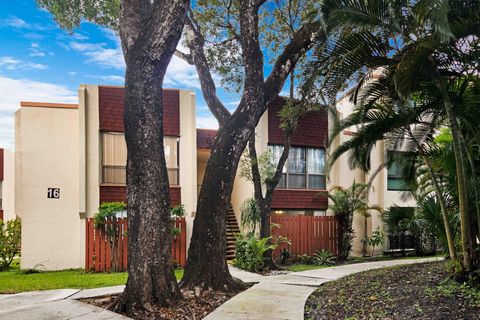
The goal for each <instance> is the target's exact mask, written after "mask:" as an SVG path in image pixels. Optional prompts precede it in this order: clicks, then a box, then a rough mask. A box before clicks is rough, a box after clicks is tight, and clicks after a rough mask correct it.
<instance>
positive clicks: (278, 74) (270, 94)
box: [265, 21, 326, 102]
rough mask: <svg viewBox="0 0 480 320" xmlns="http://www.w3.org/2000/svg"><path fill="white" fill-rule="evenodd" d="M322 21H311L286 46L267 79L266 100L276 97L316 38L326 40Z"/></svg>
mask: <svg viewBox="0 0 480 320" xmlns="http://www.w3.org/2000/svg"><path fill="white" fill-rule="evenodd" d="M321 28H322V24H321V23H320V21H314V22H310V23H308V24H306V25H304V26H303V27H302V28H300V29H299V30H298V31H297V32H296V33H295V34H294V36H293V39H292V41H291V42H290V43H289V44H288V45H287V46H286V47H285V49H284V50H283V52H282V54H281V55H280V56H279V57H278V59H277V61H276V62H275V65H274V67H273V69H272V71H271V72H270V75H269V76H268V78H267V80H266V81H265V94H266V96H265V100H266V101H267V102H270V101H272V100H273V99H275V98H276V97H277V96H278V94H279V93H280V90H282V87H283V84H284V83H285V80H286V78H287V77H288V75H289V73H290V72H291V71H292V70H293V69H294V68H295V65H296V63H297V62H298V60H299V59H300V58H301V57H302V56H303V55H304V54H305V53H306V52H307V51H308V50H309V49H310V48H311V47H312V46H313V44H314V42H315V41H316V40H322V41H325V38H326V36H325V32H324V31H323V30H322V29H321Z"/></svg>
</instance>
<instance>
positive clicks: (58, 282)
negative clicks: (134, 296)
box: [0, 261, 183, 294]
mask: <svg viewBox="0 0 480 320" xmlns="http://www.w3.org/2000/svg"><path fill="white" fill-rule="evenodd" d="M182 275H183V269H175V277H176V278H177V280H178V279H180V278H181V277H182ZM126 282H127V272H114V273H91V272H85V271H83V270H62V271H38V270H20V266H19V264H18V261H14V262H13V264H12V266H11V268H10V269H8V270H6V271H3V272H0V294H4V293H5V294H8V293H19V292H25V291H35V290H51V289H63V288H77V289H90V288H100V287H109V286H118V285H123V284H125V283H126Z"/></svg>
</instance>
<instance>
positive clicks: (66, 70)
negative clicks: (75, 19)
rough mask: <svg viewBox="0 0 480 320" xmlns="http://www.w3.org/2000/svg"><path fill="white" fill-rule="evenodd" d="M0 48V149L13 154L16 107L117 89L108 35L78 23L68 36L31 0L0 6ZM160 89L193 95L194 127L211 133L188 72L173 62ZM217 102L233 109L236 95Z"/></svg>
mask: <svg viewBox="0 0 480 320" xmlns="http://www.w3.org/2000/svg"><path fill="white" fill-rule="evenodd" d="M0 44H1V45H0V147H4V148H8V149H14V113H15V111H16V110H18V108H19V103H20V101H22V100H24V101H42V102H66V103H76V102H78V101H77V92H76V90H77V88H78V86H79V85H80V84H83V83H87V84H111V85H122V84H123V79H124V78H123V75H124V62H123V56H122V52H121V49H120V44H119V40H118V37H117V36H116V35H115V34H114V33H113V32H111V31H110V30H107V29H104V28H101V27H98V26H96V25H94V24H90V23H82V25H81V26H80V27H79V28H77V29H76V30H74V33H73V34H69V33H68V32H66V31H64V30H62V29H60V28H59V27H58V26H57V24H56V23H55V21H54V20H53V18H52V15H51V14H50V13H49V12H47V11H46V10H44V9H40V8H38V7H37V5H36V3H35V1H33V0H16V1H10V2H9V3H8V5H6V4H3V5H2V6H0ZM164 86H165V87H169V88H181V89H193V90H195V91H196V97H197V127H203V128H215V127H217V122H216V120H215V119H214V118H213V116H212V115H211V113H210V112H209V111H208V109H207V107H206V104H205V101H204V100H203V97H202V94H201V91H200V85H199V82H198V76H197V73H196V71H195V68H194V67H193V66H190V65H188V64H187V63H185V62H183V61H182V60H180V59H179V58H177V57H173V58H172V61H171V63H170V65H169V68H168V72H167V75H166V78H165V82H164ZM219 96H220V98H221V99H222V101H224V103H225V105H226V106H227V107H228V108H229V109H231V110H233V109H234V108H235V107H236V105H237V104H238V100H239V97H238V95H236V94H232V93H228V92H225V91H223V90H221V89H220V90H219Z"/></svg>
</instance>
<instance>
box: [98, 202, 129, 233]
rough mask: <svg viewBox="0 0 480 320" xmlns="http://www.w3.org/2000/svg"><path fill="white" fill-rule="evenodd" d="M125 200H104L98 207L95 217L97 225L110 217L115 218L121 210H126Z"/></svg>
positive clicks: (102, 223)
mask: <svg viewBox="0 0 480 320" xmlns="http://www.w3.org/2000/svg"><path fill="white" fill-rule="evenodd" d="M125 208H126V204H125V202H103V203H102V204H101V205H100V207H99V208H98V212H97V213H96V214H95V216H94V217H93V222H94V223H95V226H96V227H98V226H101V225H104V224H105V221H106V220H107V219H110V218H115V217H116V216H117V214H118V213H119V212H122V211H123V210H125Z"/></svg>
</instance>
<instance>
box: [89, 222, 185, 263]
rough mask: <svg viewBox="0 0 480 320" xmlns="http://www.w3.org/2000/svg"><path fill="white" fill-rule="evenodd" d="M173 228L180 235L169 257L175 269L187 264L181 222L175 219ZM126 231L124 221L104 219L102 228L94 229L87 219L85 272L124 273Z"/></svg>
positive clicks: (176, 238)
mask: <svg viewBox="0 0 480 320" xmlns="http://www.w3.org/2000/svg"><path fill="white" fill-rule="evenodd" d="M175 228H179V229H180V233H179V234H178V235H176V236H175V237H174V240H173V244H172V256H173V259H174V260H175V261H176V262H177V263H178V264H179V265H181V266H184V265H185V262H186V260H187V232H186V222H185V218H180V219H176V220H175ZM127 231H128V222H127V218H113V219H108V220H107V221H106V223H105V225H103V226H101V227H97V228H96V227H95V223H94V221H93V218H89V219H87V226H86V238H85V239H86V247H85V270H87V271H95V272H105V271H106V272H110V271H126V270H127V256H128V238H127V236H128V232H127ZM114 235H115V236H114Z"/></svg>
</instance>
